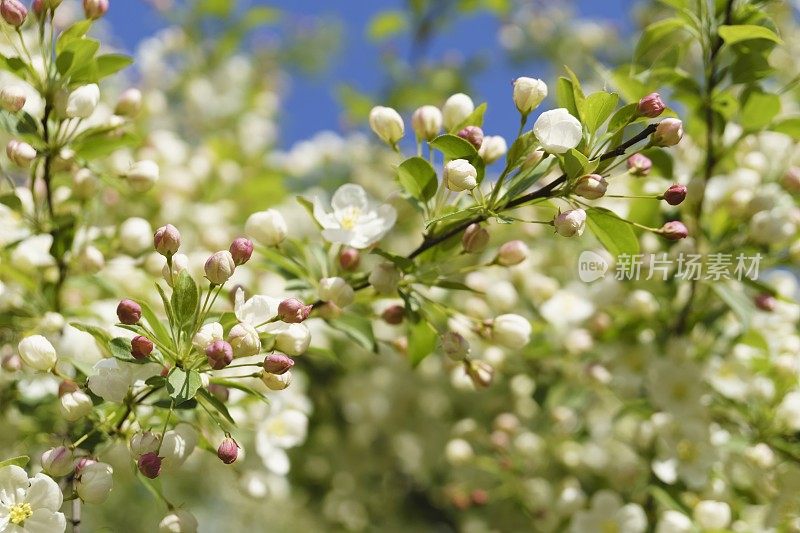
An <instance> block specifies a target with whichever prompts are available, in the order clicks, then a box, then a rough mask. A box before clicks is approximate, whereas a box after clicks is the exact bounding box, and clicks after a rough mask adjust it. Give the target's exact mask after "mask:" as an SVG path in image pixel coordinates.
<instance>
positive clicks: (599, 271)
mask: <svg viewBox="0 0 800 533" xmlns="http://www.w3.org/2000/svg"><path fill="white" fill-rule="evenodd" d="M607 271H608V263H607V262H606V260H605V258H603V256H602V255H600V254H598V253H597V252H593V251H591V250H586V251H584V252H582V253H581V255H580V257H578V277H579V278H581V281H583V282H584V283H591V282H593V281H597V280H598V279H600V278H602V277H605V275H606V272H607Z"/></svg>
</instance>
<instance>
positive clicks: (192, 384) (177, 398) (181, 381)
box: [167, 368, 203, 406]
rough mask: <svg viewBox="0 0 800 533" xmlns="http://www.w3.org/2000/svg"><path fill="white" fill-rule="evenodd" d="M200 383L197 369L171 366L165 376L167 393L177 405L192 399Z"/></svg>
mask: <svg viewBox="0 0 800 533" xmlns="http://www.w3.org/2000/svg"><path fill="white" fill-rule="evenodd" d="M202 384H203V382H202V381H201V379H200V374H199V373H198V372H197V370H185V369H183V368H173V369H172V370H171V371H170V373H169V375H168V376H167V393H168V394H169V397H170V398H172V400H173V401H174V404H175V405H176V406H177V405H180V404H182V403H184V402H187V401H189V400H191V399H193V398H194V397H195V395H196V394H197V391H198V389H199V388H200V387H201V386H202Z"/></svg>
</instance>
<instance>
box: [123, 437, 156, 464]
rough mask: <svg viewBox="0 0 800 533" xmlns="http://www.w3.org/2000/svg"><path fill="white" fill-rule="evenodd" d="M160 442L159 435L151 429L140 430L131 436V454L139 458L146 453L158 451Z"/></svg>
mask: <svg viewBox="0 0 800 533" xmlns="http://www.w3.org/2000/svg"><path fill="white" fill-rule="evenodd" d="M159 444H161V439H160V438H159V437H158V435H156V434H155V433H153V432H151V431H140V432H138V433H134V435H133V436H132V437H131V440H130V443H129V446H130V449H131V454H132V455H133V457H134V458H135V459H137V460H138V459H139V457H141V456H142V455H144V454H146V453H149V452H155V451H157V450H158V446H159Z"/></svg>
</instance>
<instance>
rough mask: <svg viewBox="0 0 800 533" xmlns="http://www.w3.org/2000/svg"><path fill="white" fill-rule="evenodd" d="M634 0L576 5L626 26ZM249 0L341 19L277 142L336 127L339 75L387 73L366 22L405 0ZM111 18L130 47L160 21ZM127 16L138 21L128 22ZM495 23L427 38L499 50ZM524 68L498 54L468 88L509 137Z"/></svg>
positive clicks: (370, 78) (134, 4)
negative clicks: (335, 45) (327, 54)
mask: <svg viewBox="0 0 800 533" xmlns="http://www.w3.org/2000/svg"><path fill="white" fill-rule="evenodd" d="M554 1H556V2H558V1H560V0H554ZM634 1H635V0H578V1H577V2H576V4H577V6H576V7H577V9H578V11H579V13H580V15H582V16H587V17H595V18H600V19H605V20H610V21H612V22H613V23H615V24H617V25H619V26H620V27H622V28H625V27H627V26H628V25H629V24H630V20H629V17H630V15H629V13H630V9H631V6H632V5H633V4H634ZM249 3H250V4H261V5H269V6H272V7H277V8H279V9H282V10H284V11H285V12H287V13H288V14H289V16H292V17H298V18H303V17H308V16H320V15H322V16H328V17H335V18H337V19H338V20H340V21H341V23H342V24H343V25H344V32H343V34H344V42H343V44H342V50H341V51H340V53H339V55H338V56H337V57H335V58H334V61H333V62H332V64H331V65H330V66H329V68H328V69H327V71H326V72H324V73H323V74H321V75H318V76H315V77H311V78H309V77H306V76H303V75H299V74H297V73H294V75H292V77H291V80H292V81H291V86H290V91H289V94H287V95H286V99H285V102H284V105H283V115H282V116H281V120H280V129H281V140H280V144H281V145H283V146H289V145H291V144H292V143H293V142H295V141H298V140H301V139H304V138H307V137H309V136H311V135H313V134H314V133H315V132H317V131H320V130H323V129H330V130H335V131H341V127H340V122H339V117H340V109H339V107H338V104H337V101H336V99H335V97H334V94H333V92H334V88H335V87H336V85H337V84H338V83H339V82H341V81H346V82H348V83H351V84H353V85H354V86H355V87H356V88H358V89H359V90H362V91H367V92H370V91H375V90H376V89H378V88H379V87H380V86H381V82H382V81H383V79H384V78H383V77H382V70H381V68H380V49H379V48H378V47H376V46H375V45H374V44H372V43H370V42H368V41H367V39H366V38H365V36H364V28H365V27H366V26H367V24H368V22H369V21H370V20H371V19H372V17H373V16H374V15H375V14H376V13H378V12H380V11H383V10H385V9H401V8H402V7H403V6H404V4H405V2H404V0H334V1H332V2H330V1H328V0H273V1H266V0H251V1H250V2H249ZM108 20H109V21H110V23H111V25H112V27H113V28H114V31H115V33H116V35H117V36H118V37H119V38H120V39H121V41H122V44H124V46H125V47H127V48H128V49H129V50H133V49H134V48H135V46H136V43H137V42H138V41H139V40H140V39H142V38H143V37H146V36H147V35H149V34H151V33H153V32H154V31H156V30H157V29H158V28H159V27H160V22H159V19H158V17H157V15H156V14H155V13H154V12H153V10H152V9H150V8H149V7H148V6H147V4H146V3H145V2H144V1H143V0H134V1H131V0H112V1H111V9H110V10H109V14H108ZM131 21H136V23H135V24H131ZM497 29H498V22H497V21H496V20H495V19H493V18H491V17H489V16H488V15H475V16H471V17H465V18H464V19H462V20H459V22H458V24H456V25H453V26H452V27H451V28H450V29H449V30H448V31H447V32H446V33H444V34H442V35H440V36H439V38H438V39H436V41H435V42H434V43H432V46H431V50H430V55H432V56H434V57H438V56H441V54H444V53H447V52H449V51H453V50H461V51H462V52H463V53H464V54H467V55H468V54H470V52H471V51H479V50H483V51H485V50H491V49H495V50H497V49H498V44H497ZM465 37H468V38H465ZM404 44H407V43H402V42H401V43H399V46H402V45H404ZM498 57H499V56H498ZM492 59H494V58H492ZM521 75H529V76H534V77H538V76H544V75H545V73H544V72H519V71H517V70H516V69H514V68H512V67H511V66H510V65H508V64H507V63H506V62H505V61H503V60H502V58H500V60H499V61H493V62H492V64H491V66H490V67H489V68H488V69H487V70H485V71H483V73H482V74H481V75H480V76H479V77H478V79H477V80H475V82H474V85H475V92H476V93H477V94H473V95H471V96H473V98H474V99H475V100H476V102H478V101H489V102H490V103H494V105H490V108H489V114H488V116H487V119H486V124H485V129H486V131H487V133H488V134H502V135H505V136H506V137H511V136H513V134H514V133H515V132H516V128H517V125H518V122H517V121H518V118H517V114H516V111H515V109H514V107H513V104H511V100H510V97H509V92H510V82H511V80H513V79H514V78H515V77H517V76H521ZM503 104H507V105H503Z"/></svg>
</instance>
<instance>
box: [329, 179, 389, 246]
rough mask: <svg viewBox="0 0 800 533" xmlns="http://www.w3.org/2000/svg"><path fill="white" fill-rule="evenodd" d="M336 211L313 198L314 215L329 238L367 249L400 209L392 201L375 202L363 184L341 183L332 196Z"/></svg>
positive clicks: (332, 205)
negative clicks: (327, 208) (326, 208)
mask: <svg viewBox="0 0 800 533" xmlns="http://www.w3.org/2000/svg"><path fill="white" fill-rule="evenodd" d="M331 207H332V208H333V212H332V213H330V212H328V211H326V210H325V209H324V208H323V207H322V205H321V204H320V202H319V200H317V199H316V198H315V199H314V218H316V219H317V222H319V224H320V225H321V226H322V236H323V237H324V238H325V240H327V241H329V242H334V243H339V244H344V245H347V246H352V247H353V248H359V249H364V248H368V247H370V246H372V245H373V244H375V243H376V242H378V241H379V240H381V239H382V238H383V236H384V235H386V232H388V231H389V230H390V229H391V228H392V226H394V223H395V221H396V220H397V211H395V209H394V207H392V206H390V205H389V204H383V205H380V206H378V205H376V204H375V203H373V202H371V201H370V199H369V197H368V196H367V192H366V191H365V190H364V188H363V187H361V186H360V185H354V184H352V183H348V184H345V185H342V186H341V187H339V189H338V190H337V191H336V192H335V193H334V195H333V199H332V200H331Z"/></svg>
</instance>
